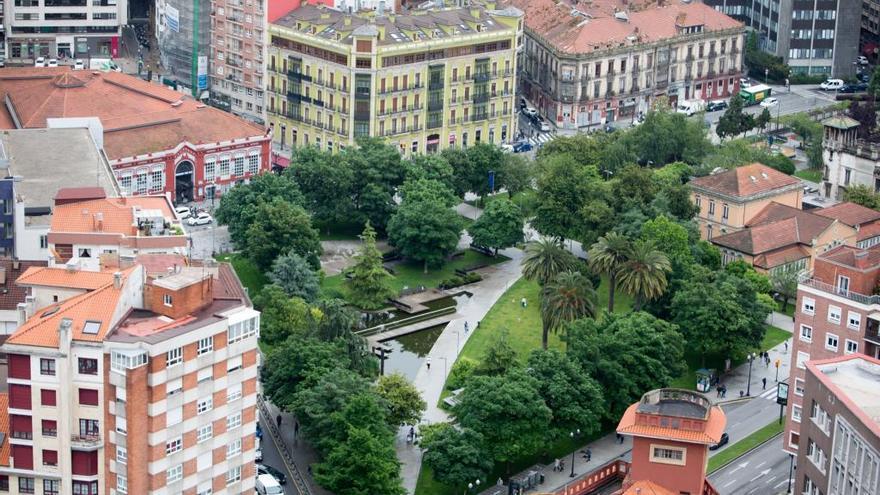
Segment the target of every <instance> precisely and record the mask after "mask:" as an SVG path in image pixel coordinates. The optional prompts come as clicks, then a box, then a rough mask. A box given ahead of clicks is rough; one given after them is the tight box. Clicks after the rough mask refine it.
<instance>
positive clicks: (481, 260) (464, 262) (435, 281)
mask: <svg viewBox="0 0 880 495" xmlns="http://www.w3.org/2000/svg"><path fill="white" fill-rule="evenodd" d="M508 260H510V258H508V257H506V256H502V255H500V254H499V255H498V256H495V257H492V256H486V255H484V254H482V253H478V252H476V251H472V250H470V249H468V250H465V252H464V255H462V256H459V257H458V258H455V259H454V260H452V261H449V262H447V263H446V264H444V265H443V266H442V267H440V268H429V269H428V273H423V271H422V264H421V263H415V262H409V261H404V262H403V263H398V264H396V265H394V267H393V269H394V279H392V281H391V286H392V287H394V289H396V290H401V289H403V288H404V287H417V286H419V285H424V286H425V287H437V286H439V285H440V282H442V281H444V280H446V279H448V278H450V277H452V276H454V275H455V270H457V269H459V268H467V267H471V266H475V265H484V264H485V265H496V264H498V263H503V262H505V261H508ZM321 292H322V293H323V294H325V295H330V294H337V295H341V296H343V297H345V296H346V295H347V293H348V289H347V287H346V285H345V276H344V275H342V274H339V275H333V276H332V277H324V279H323V280H322V281H321Z"/></svg>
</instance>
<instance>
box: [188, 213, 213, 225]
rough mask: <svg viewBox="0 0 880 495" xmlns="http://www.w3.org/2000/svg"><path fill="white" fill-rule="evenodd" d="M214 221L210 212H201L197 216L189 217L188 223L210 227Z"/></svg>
mask: <svg viewBox="0 0 880 495" xmlns="http://www.w3.org/2000/svg"><path fill="white" fill-rule="evenodd" d="M213 221H214V219H213V218H211V215H209V214H208V212H205V211H201V212H199V213H198V214H197V215H196V216H194V217H189V219H187V221H186V223H187V224H188V225H208V224H210V223H211V222H213Z"/></svg>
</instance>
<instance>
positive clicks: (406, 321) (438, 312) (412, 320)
mask: <svg viewBox="0 0 880 495" xmlns="http://www.w3.org/2000/svg"><path fill="white" fill-rule="evenodd" d="M455 310H456V307H455V306H447V307H445V308H440V309H435V310H433V311H428V312H425V313H419V314H417V315H415V316H410V317H409V318H403V319H400V320H397V321H392V322H390V323H383V324H381V325H376V326H374V327H370V328H365V329H363V330H358V331H356V332H354V333H355V334H356V335H360V336H361V337H369V336H371V335H376V334H379V333H384V332H388V331H391V330H396V329H398V328H401V327H405V326H408V325H413V324H416V323H419V322H421V321H425V320H430V319H431V318H436V317H438V316H443V315H448V314H452V313H455Z"/></svg>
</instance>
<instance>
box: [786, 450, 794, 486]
mask: <svg viewBox="0 0 880 495" xmlns="http://www.w3.org/2000/svg"><path fill="white" fill-rule="evenodd" d="M788 459H789V462H788V490H786V492H785V493H791V475H792V473H793V472H794V454H792V453H791V452H789V453H788Z"/></svg>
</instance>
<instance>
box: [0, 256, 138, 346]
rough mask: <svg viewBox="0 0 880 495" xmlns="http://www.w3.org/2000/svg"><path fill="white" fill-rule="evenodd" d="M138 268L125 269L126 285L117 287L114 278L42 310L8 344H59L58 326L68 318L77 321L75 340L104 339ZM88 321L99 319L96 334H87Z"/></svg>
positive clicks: (73, 334)
mask: <svg viewBox="0 0 880 495" xmlns="http://www.w3.org/2000/svg"><path fill="white" fill-rule="evenodd" d="M136 268H137V267H133V268H129V269H128V270H125V271H123V272H122V277H123V287H122V288H119V289H117V288H116V287H114V286H113V282H112V281H111V282H110V283H109V284H107V285H104V286H103V287H100V288H98V289H96V290H94V291H91V292H86V293H85V294H81V295H79V296H76V297H72V298H70V299H68V300H66V301H64V302H61V303H58V304H55V305H52V306H48V307H46V308H43V309H41V310H40V311H39V312H38V313H37V314H35V315H34V316H32V317H31V318H30V319H29V320H28V321H27V322H25V324H24V325H22V326H20V327H18V329H17V330H16V331H15V332H14V333H13V334H12V335H11V336H10V337H9V339H7V340H6V343H7V344H17V345H31V346H37V347H58V345H59V340H58V327H59V325H60V324H61V321H62V320H63V319H64V318H69V319H71V320H72V322H73V326H72V328H71V337H72V339H73V340H80V341H87V342H101V341H103V340H104V336H105V335H106V334H107V332H108V331H109V330H110V326H111V325H112V324H113V321H111V320H112V319H113V315H114V313H115V312H116V307H117V305H118V304H119V299H120V296H121V295H122V291H123V289H124V286H125V283H126V282H127V281H128V277H129V275H131V273H132V272H133V271H134V270H135V269H136ZM86 322H97V323H98V328H97V329H96V331H95V332H94V333H85V332H84V328H85V326H86Z"/></svg>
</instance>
